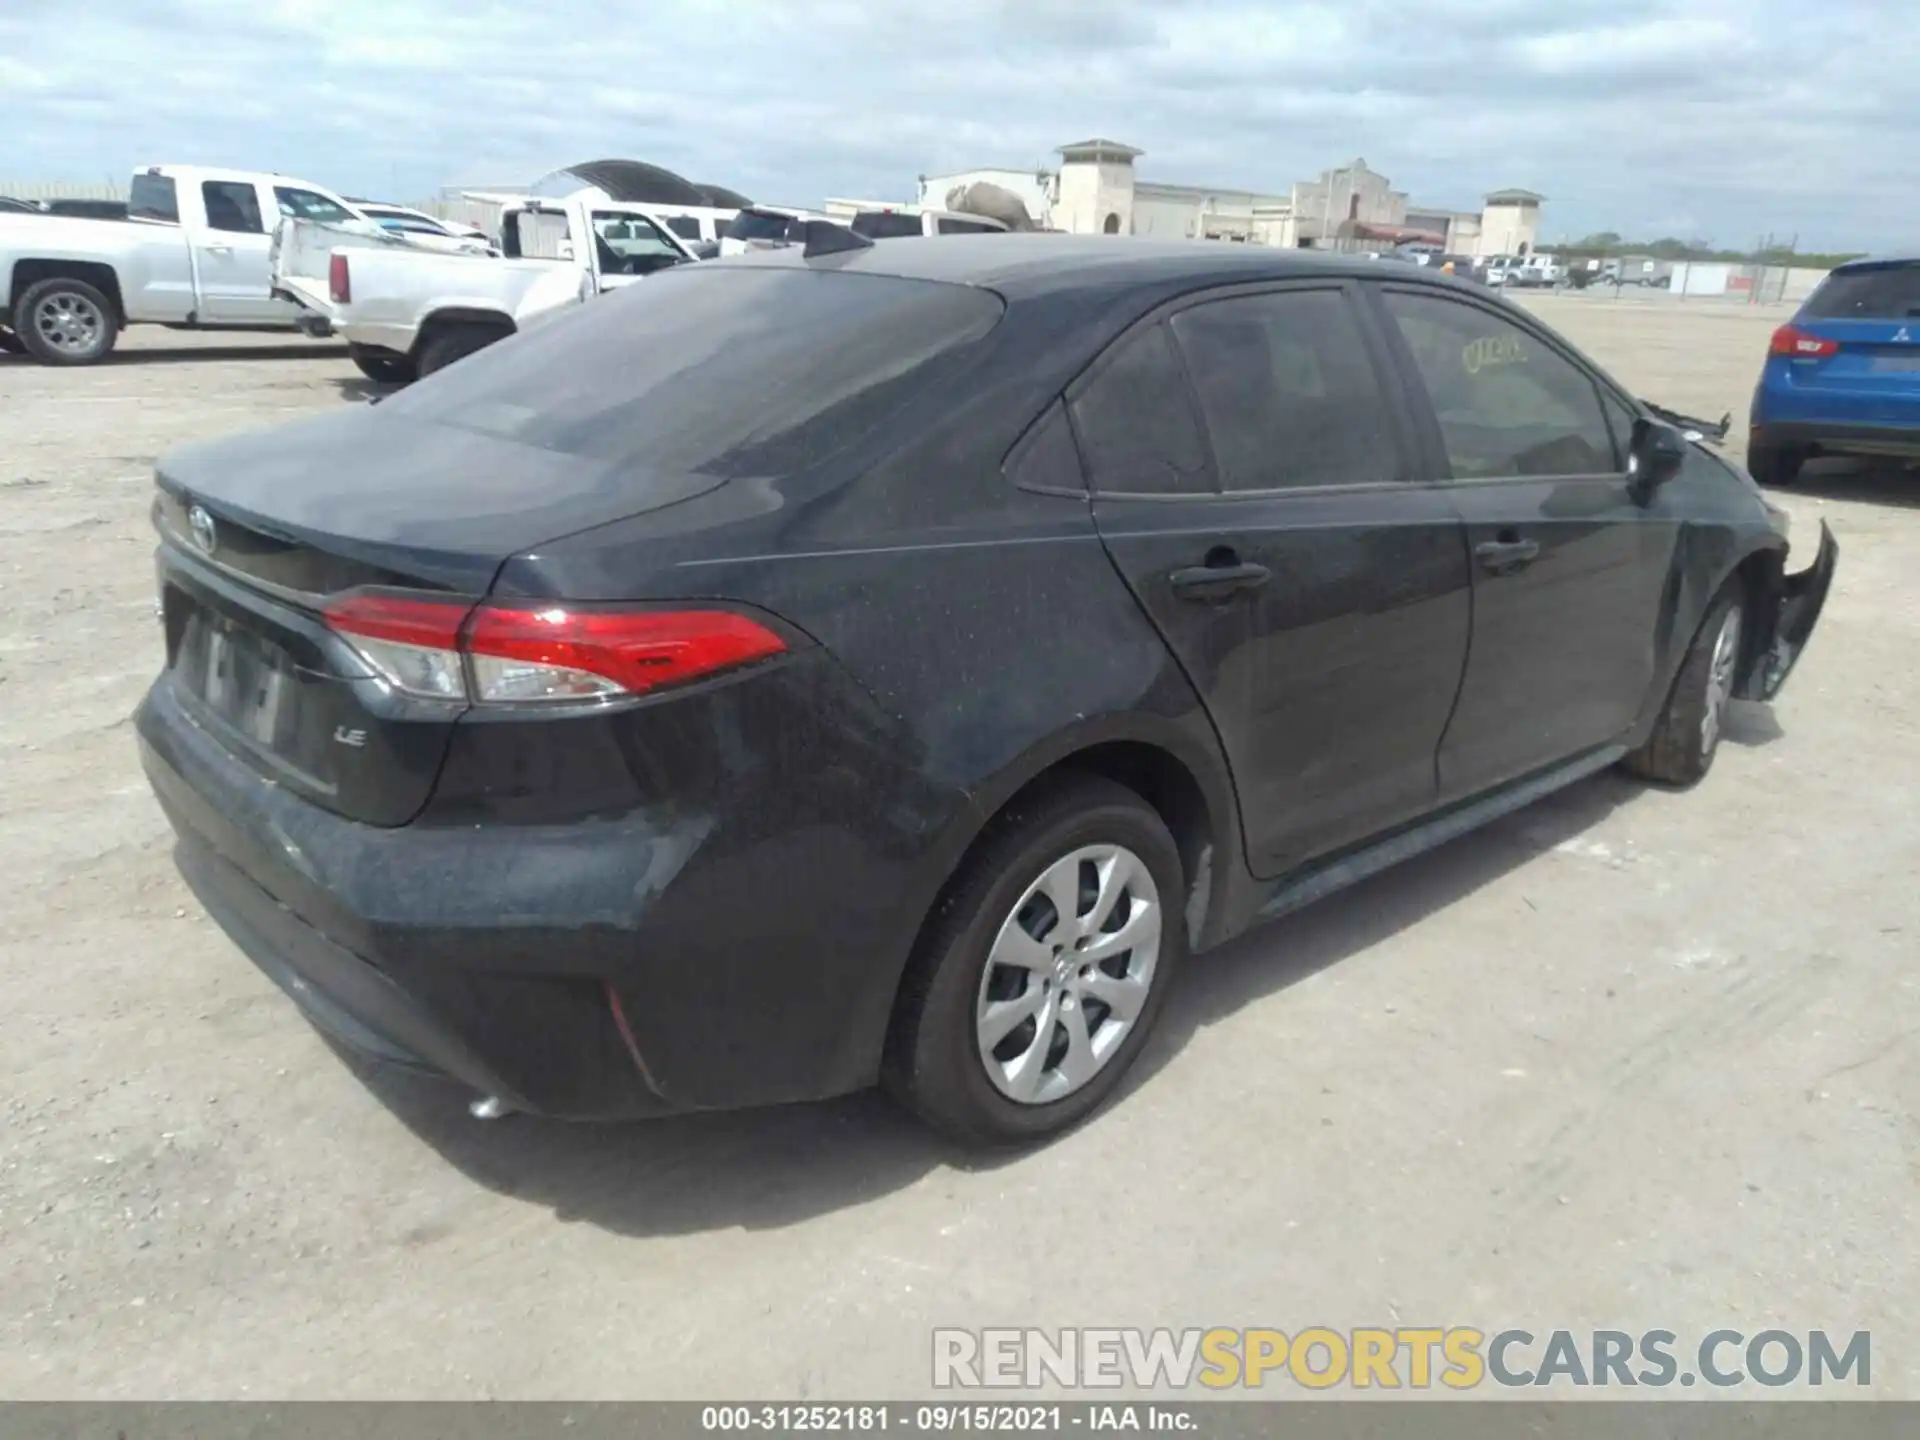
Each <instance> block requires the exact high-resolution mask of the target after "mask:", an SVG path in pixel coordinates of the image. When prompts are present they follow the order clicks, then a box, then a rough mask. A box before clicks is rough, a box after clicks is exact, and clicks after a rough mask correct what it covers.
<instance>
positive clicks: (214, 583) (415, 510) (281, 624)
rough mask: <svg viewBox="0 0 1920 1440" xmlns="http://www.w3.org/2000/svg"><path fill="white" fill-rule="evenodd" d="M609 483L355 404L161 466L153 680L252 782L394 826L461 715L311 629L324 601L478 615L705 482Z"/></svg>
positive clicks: (591, 473) (558, 458)
mask: <svg viewBox="0 0 1920 1440" xmlns="http://www.w3.org/2000/svg"><path fill="white" fill-rule="evenodd" d="M322 467H324V468H322ZM610 468H611V467H609V466H608V465H607V464H606V463H605V462H603V461H598V460H593V459H589V458H585V457H581V456H577V455H566V454H560V453H556V452H553V451H548V450H541V449H537V448H533V447H528V446H524V445H520V444H517V443H515V442H513V441H511V440H506V439H502V438H499V437H497V436H491V435H483V434H478V433H474V432H470V431H464V430H458V429H453V428H450V427H443V426H439V425H434V424H426V423H420V422H417V421H409V420H405V419H401V418H398V417H392V418H389V417H384V416H380V415H378V414H377V413H375V412H374V411H372V410H371V409H369V408H368V407H361V408H360V409H359V410H358V411H357V412H348V413H347V414H344V415H336V416H328V417H325V418H323V419H322V420H319V421H315V422H307V423H305V424H300V425H295V426H292V427H288V428H285V429H281V430H278V431H274V432H271V433H269V434H264V435H255V436H241V437H238V438H236V439H233V440H229V441H223V442H218V443H215V444H213V445H209V446H201V447H195V448H192V449H189V450H185V451H181V452H178V453H176V454H174V455H170V456H168V457H167V458H166V459H165V460H164V461H163V462H162V464H161V467H160V470H159V474H158V477H157V478H158V494H157V497H156V500H155V504H154V520H155V524H156V526H157V528H158V529H159V531H160V535H161V547H160V552H159V556H158V568H159V583H160V604H161V613H162V618H163V620H164V623H165V628H166V642H167V668H168V678H169V680H170V682H171V683H172V684H173V685H174V686H175V687H176V689H177V691H178V693H179V696H180V699H181V703H182V704H183V706H184V707H185V708H186V709H187V711H188V713H189V714H190V715H191V716H192V717H193V718H194V720H195V721H196V723H198V724H200V725H201V726H202V728H204V729H205V730H206V731H207V732H208V733H209V734H212V735H214V736H215V737H216V738H218V739H219V740H220V741H221V742H222V743H223V744H224V745H225V746H226V748H227V749H228V750H229V751H231V752H232V753H233V754H234V755H236V756H237V757H239V758H240V759H241V760H243V761H244V762H245V763H247V764H248V765H250V766H251V767H252V768H254V769H255V770H257V771H258V772H259V773H260V774H261V775H262V776H263V777H264V778H266V779H267V780H269V781H271V782H273V783H275V784H278V785H282V786H285V787H286V788H287V789H289V790H292V791H294V792H295V793H298V794H300V795H302V796H304V797H305V798H306V799H308V800H311V801H313V802H314V803H315V804H318V805H321V806H324V807H326V808H327V809H330V810H333V811H335V812H336V813H339V814H342V815H346V816H348V817H350V818H353V819H356V820H362V821H365V822H367V823H369V824H376V825H401V824H405V823H406V822H407V821H408V820H410V819H412V818H413V816H414V815H416V814H418V813H419V811H420V809H421V807H422V806H423V805H424V804H425V803H426V800H427V797H428V795H429V794H430V793H431V791H432V787H433V783H434V780H435V778H436V777H437V775H438V774H439V769H440V764H441V761H442V759H443V758H444V756H445V753H446V748H447V742H448V738H449V736H450V735H451V732H452V727H453V726H454V724H455V723H456V722H457V721H458V720H459V718H460V716H461V715H462V714H463V713H465V710H466V708H467V706H466V701H465V699H464V698H462V697H450V698H448V699H444V700H435V699H429V698H423V697H421V696H417V695H416V696H409V695H406V694H403V693H401V692H399V691H397V690H396V689H395V688H394V687H393V686H391V685H390V684H388V683H386V682H385V681H384V680H383V679H382V678H381V677H380V676H379V674H378V673H377V672H376V671H375V670H374V668H373V667H372V666H370V665H369V664H368V663H367V662H366V660H365V659H364V657H363V656H361V655H360V654H359V652H358V651H356V649H355V648H354V646H353V645H352V644H351V643H349V641H348V640H347V639H345V638H343V637H342V636H341V635H339V634H337V633H335V632H334V630H333V629H331V628H329V626H328V624H327V621H326V619H325V618H324V611H325V609H326V606H327V603H328V601H329V599H330V598H337V597H339V596H340V595H342V594H343V593H345V592H348V591H354V590H363V589H367V588H373V589H377V590H382V591H391V590H399V591H404V592H410V593H416V594H417V593H421V592H425V593H427V594H432V595H438V596H441V597H447V598H456V599H460V600H464V601H471V602H474V603H477V602H478V600H479V599H480V597H482V596H484V595H485V594H486V593H487V591H488V589H489V588H490V587H491V585H492V583H493V578H494V575H495V574H496V572H497V571H498V570H499V568H500V566H501V564H502V562H503V561H505V560H506V559H507V558H508V557H509V556H511V555H513V554H515V553H516V552H519V551H522V550H525V549H527V548H529V547H531V546H535V545H538V544H540V543H541V542H542V541H545V540H549V539H553V538H556V537H558V536H562V535H566V534H571V533H573V532H574V531H576V530H581V529H586V528H589V527H592V526H594V525H599V524H604V523H606V522H608V521H611V520H616V519H622V518H625V517H627V516H631V515H634V514H637V513H640V512H643V511H645V510H647V509H650V508H653V507H655V506H658V505H665V504H671V503H673V501H674V500H676V499H683V498H686V497H688V496H691V495H695V494H698V493H700V492H702V491H704V490H708V489H711V488H713V487H714V486H716V485H719V484H721V483H723V482H722V481H721V480H719V479H717V478H715V477H712V476H699V475H688V476H677V477H674V476H669V477H649V476H647V475H645V474H638V475H636V474H634V473H633V472H631V471H627V472H624V473H622V474H620V475H619V476H618V477H614V476H612V475H610V473H609V471H610Z"/></svg>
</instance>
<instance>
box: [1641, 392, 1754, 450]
mask: <svg viewBox="0 0 1920 1440" xmlns="http://www.w3.org/2000/svg"><path fill="white" fill-rule="evenodd" d="M1640 403H1641V404H1642V405H1644V406H1646V407H1647V412H1648V413H1649V414H1650V415H1652V416H1653V418H1654V419H1656V420H1664V421H1666V422H1667V424H1669V425H1671V426H1673V427H1674V428H1675V429H1677V430H1681V431H1684V432H1685V434H1686V437H1687V439H1689V440H1699V441H1702V442H1704V443H1706V444H1708V445H1718V444H1720V443H1721V442H1722V441H1724V440H1725V439H1726V438H1727V431H1728V430H1729V429H1730V428H1732V425H1733V412H1732V411H1731V410H1729V411H1728V412H1727V413H1726V414H1724V415H1722V416H1721V417H1720V418H1719V419H1718V420H1702V419H1700V418H1699V417H1698V416H1696V415H1682V414H1681V413H1680V412H1679V411H1678V410H1669V409H1667V407H1666V406H1664V405H1656V404H1654V403H1653V402H1652V401H1651V400H1642V401H1641V402H1640Z"/></svg>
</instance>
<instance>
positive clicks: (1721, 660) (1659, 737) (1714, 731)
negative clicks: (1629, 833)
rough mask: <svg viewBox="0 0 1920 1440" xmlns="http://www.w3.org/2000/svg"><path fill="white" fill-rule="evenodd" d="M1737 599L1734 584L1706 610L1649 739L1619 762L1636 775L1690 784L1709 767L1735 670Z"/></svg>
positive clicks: (1741, 616) (1739, 626) (1740, 611)
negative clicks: (1704, 617) (1705, 615)
mask: <svg viewBox="0 0 1920 1440" xmlns="http://www.w3.org/2000/svg"><path fill="white" fill-rule="evenodd" d="M1741 600H1742V592H1741V589H1740V584H1739V582H1738V581H1737V580H1736V581H1733V582H1732V583H1730V584H1729V585H1728V586H1727V587H1726V588H1725V589H1723V590H1722V591H1721V592H1720V593H1719V595H1717V596H1716V597H1714V601H1713V604H1711V605H1709V606H1708V607H1707V618H1706V619H1705V620H1703V621H1701V622H1700V630H1699V633H1698V634H1696V635H1695V636H1694V637H1693V644H1692V645H1690V646H1688V647H1687V658H1686V659H1685V660H1683V661H1681V662H1680V673H1679V674H1678V675H1676V676H1675V677H1674V680H1673V689H1672V691H1671V692H1670V693H1669V694H1668V695H1667V703H1666V706H1665V708H1663V709H1662V710H1661V712H1660V718H1659V720H1658V721H1656V722H1655V724H1654V727H1653V734H1651V735H1650V736H1648V737H1647V743H1646V744H1644V745H1642V746H1641V747H1640V748H1639V749H1638V750H1635V751H1634V752H1633V753H1632V754H1630V755H1628V756H1627V757H1626V758H1625V759H1624V760H1623V761H1622V762H1621V763H1622V764H1623V765H1625V766H1626V768H1627V769H1628V770H1630V771H1632V772H1633V773H1634V774H1635V775H1638V776H1640V777H1642V778H1643V779H1646V780H1654V781H1658V782H1659V783H1660V784H1663V785H1681V786H1685V785H1695V784H1698V783H1699V782H1700V780H1702V779H1703V778H1704V777H1705V776H1706V773H1707V771H1708V770H1710V769H1711V768H1712V767H1713V757H1714V755H1715V754H1716V753H1717V752H1718V751H1719V748H1720V736H1721V733H1722V731H1723V730H1724V729H1725V728H1726V715H1727V706H1728V704H1729V703H1731V701H1732V699H1733V685H1734V680H1735V678H1736V677H1737V675H1738V673H1739V668H1740V640H1741V635H1742V632H1743V621H1744V620H1745V609H1744V607H1743V606H1742V604H1741Z"/></svg>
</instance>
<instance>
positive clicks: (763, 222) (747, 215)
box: [720, 210, 795, 240]
mask: <svg viewBox="0 0 1920 1440" xmlns="http://www.w3.org/2000/svg"><path fill="white" fill-rule="evenodd" d="M794 223H795V222H794V219H793V217H792V216H790V215H770V214H768V213H767V212H766V211H764V210H742V211H741V212H740V213H739V214H738V215H736V216H734V217H733V220H732V222H731V223H730V224H729V225H728V226H727V227H726V229H724V230H722V231H721V232H720V233H721V234H722V235H724V236H725V237H726V238H727V239H729V240H784V239H786V238H787V227H788V226H789V225H792V224H794Z"/></svg>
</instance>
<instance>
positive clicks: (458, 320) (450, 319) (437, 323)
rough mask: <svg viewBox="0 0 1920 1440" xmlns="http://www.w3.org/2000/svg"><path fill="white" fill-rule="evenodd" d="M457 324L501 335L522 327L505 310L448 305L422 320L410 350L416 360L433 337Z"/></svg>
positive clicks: (512, 332) (511, 332)
mask: <svg viewBox="0 0 1920 1440" xmlns="http://www.w3.org/2000/svg"><path fill="white" fill-rule="evenodd" d="M456 325H475V326H480V327H483V328H485V329H488V330H498V331H499V332H500V333H501V335H502V336H503V337H504V336H507V335H512V334H514V333H515V332H516V331H517V330H518V329H519V328H520V327H519V326H517V325H515V324H514V323H513V317H512V316H511V315H509V314H507V313H506V311H504V310H489V309H487V308H486V307H485V306H480V305H448V306H444V307H442V308H441V309H439V310H435V311H433V312H432V313H431V314H430V315H428V316H427V317H426V318H425V319H423V320H422V321H421V322H420V328H419V329H418V330H417V331H415V332H414V337H413V348H412V349H411V350H410V351H409V352H408V354H410V355H411V356H412V357H413V358H414V359H415V360H418V359H419V358H420V352H421V351H423V350H424V349H426V347H427V346H428V345H429V344H430V343H431V342H432V341H433V339H434V338H435V337H436V336H438V335H440V334H442V333H444V332H445V331H447V330H449V329H451V328H453V327H454V326H456Z"/></svg>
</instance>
